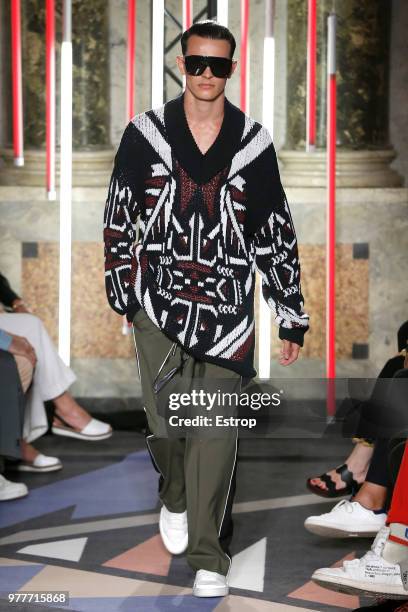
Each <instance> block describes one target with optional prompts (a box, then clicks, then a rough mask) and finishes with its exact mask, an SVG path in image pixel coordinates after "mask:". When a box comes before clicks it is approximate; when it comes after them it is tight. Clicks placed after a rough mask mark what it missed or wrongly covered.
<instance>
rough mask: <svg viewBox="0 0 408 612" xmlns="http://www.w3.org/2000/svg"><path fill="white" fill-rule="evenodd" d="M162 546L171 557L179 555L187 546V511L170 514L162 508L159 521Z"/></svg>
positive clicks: (164, 507)
mask: <svg viewBox="0 0 408 612" xmlns="http://www.w3.org/2000/svg"><path fill="white" fill-rule="evenodd" d="M159 529H160V535H161V538H162V540H163V544H164V545H165V547H166V548H167V550H168V551H169V552H170V553H171V554H172V555H180V554H181V553H183V552H184V551H185V550H186V548H187V545H188V530H187V511H184V512H170V511H169V510H167V508H166V506H162V509H161V510H160V519H159Z"/></svg>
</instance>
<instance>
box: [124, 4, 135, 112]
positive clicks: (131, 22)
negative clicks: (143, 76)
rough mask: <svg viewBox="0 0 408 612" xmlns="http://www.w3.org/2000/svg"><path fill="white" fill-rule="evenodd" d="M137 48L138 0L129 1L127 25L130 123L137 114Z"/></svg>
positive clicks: (127, 102) (127, 104)
mask: <svg viewBox="0 0 408 612" xmlns="http://www.w3.org/2000/svg"><path fill="white" fill-rule="evenodd" d="M135 48H136V0H128V24H127V75H126V80H127V97H126V117H127V120H128V121H130V120H131V119H132V117H133V116H134V114H135Z"/></svg>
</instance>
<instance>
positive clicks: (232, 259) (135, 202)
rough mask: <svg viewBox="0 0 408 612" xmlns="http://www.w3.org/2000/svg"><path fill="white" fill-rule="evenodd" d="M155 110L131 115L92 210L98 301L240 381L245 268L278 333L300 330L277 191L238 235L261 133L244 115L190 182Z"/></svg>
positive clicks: (293, 268)
mask: <svg viewBox="0 0 408 612" xmlns="http://www.w3.org/2000/svg"><path fill="white" fill-rule="evenodd" d="M165 106H166V105H163V106H162V107H161V108H159V109H156V110H152V111H148V112H145V113H141V114H139V115H136V116H135V117H134V118H133V120H132V121H131V122H130V123H129V125H128V126H127V128H126V130H125V132H124V135H123V138H122V141H121V144H120V147H119V150H118V153H117V155H116V158H115V167H114V170H113V173H112V177H111V181H110V186H109V192H108V197H107V200H106V208H105V216H104V240H105V269H106V289H107V296H108V300H109V303H110V305H111V306H112V308H113V309H114V310H115V311H116V312H118V313H121V314H125V313H127V314H128V317H129V313H130V318H132V314H133V313H134V311H135V310H137V308H139V307H140V306H141V307H142V308H143V309H144V310H145V311H146V313H147V314H148V316H149V317H150V319H151V320H152V321H153V323H154V324H155V325H157V326H158V327H159V328H160V329H162V330H163V331H164V332H165V333H166V334H167V335H168V336H169V337H171V338H173V339H174V340H177V341H178V342H179V343H180V344H181V345H182V346H183V347H184V348H185V350H186V351H187V352H190V353H191V354H193V355H195V356H196V357H198V358H200V359H202V360H204V361H212V362H214V363H218V364H219V365H222V366H224V367H226V368H229V369H232V370H234V371H236V372H238V373H240V374H242V375H244V376H249V377H251V376H254V375H255V374H256V372H255V370H254V368H253V353H254V342H255V329H254V311H253V303H254V287H255V270H256V269H258V270H259V272H260V273H261V275H262V281H263V294H264V297H265V299H266V300H267V302H268V304H269V306H270V308H271V310H272V314H273V318H274V321H275V323H276V324H277V325H278V326H279V327H280V328H281V329H280V337H281V338H282V337H287V338H288V339H291V340H293V341H295V342H298V343H299V344H303V334H304V332H305V331H306V330H307V328H308V315H307V314H306V313H305V312H304V310H303V296H302V294H301V287H300V266H299V259H298V252H297V242H296V235H295V230H294V227H293V222H292V219H291V215H290V211H289V207H288V204H287V201H286V197H284V192H283V189H282V190H281V191H282V197H281V198H279V201H275V202H271V209H270V214H269V213H268V218H267V221H266V223H263V225H262V226H261V227H260V228H259V229H258V230H257V231H256V232H255V233H252V234H248V233H247V232H246V231H245V227H246V219H247V218H248V215H251V214H255V213H254V212H252V210H251V201H252V200H253V199H254V198H253V196H252V194H253V193H254V186H253V185H252V186H251V190H250V189H249V188H248V187H249V185H248V182H249V181H252V182H255V181H254V179H253V176H254V170H255V174H256V173H257V169H256V168H254V165H255V164H256V163H258V164H260V163H262V164H268V155H269V154H270V155H271V156H272V155H275V152H274V148H273V144H272V140H271V136H270V134H269V132H268V131H267V130H266V129H265V128H264V127H263V126H261V125H260V124H259V123H257V122H255V121H253V120H252V119H250V118H249V117H247V116H245V120H244V122H243V129H242V130H241V134H240V139H239V141H238V143H239V144H238V146H237V150H236V151H235V153H234V155H233V156H232V157H231V159H230V160H229V161H228V163H226V164H224V165H223V167H221V168H220V169H218V170H217V172H215V173H214V175H213V176H212V177H211V178H210V179H209V180H207V181H205V182H199V181H197V180H196V178H193V176H191V174H192V173H189V171H188V169H186V168H185V167H183V165H182V164H181V163H180V161H179V159H178V158H177V157H176V155H175V153H174V150H173V147H172V146H171V142H170V139H169V137H168V133H167V131H166V122H165V110H166V109H165ZM239 112H241V111H239ZM263 171H265V168H264V169H263ZM259 188H260V189H262V185H261V186H259ZM250 193H251V201H249V194H250ZM138 217H140V220H139V237H138V241H137V244H134V241H135V235H136V234H135V225H136V222H137V218H138ZM286 331H287V333H286ZM285 333H286V335H285Z"/></svg>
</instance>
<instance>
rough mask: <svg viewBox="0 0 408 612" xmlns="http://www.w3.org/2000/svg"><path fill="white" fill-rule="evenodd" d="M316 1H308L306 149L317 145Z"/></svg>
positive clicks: (311, 148)
mask: <svg viewBox="0 0 408 612" xmlns="http://www.w3.org/2000/svg"><path fill="white" fill-rule="evenodd" d="M316 39H317V37H316V0H308V13H307V97H306V108H307V111H306V148H307V150H313V149H314V148H315V145H316Z"/></svg>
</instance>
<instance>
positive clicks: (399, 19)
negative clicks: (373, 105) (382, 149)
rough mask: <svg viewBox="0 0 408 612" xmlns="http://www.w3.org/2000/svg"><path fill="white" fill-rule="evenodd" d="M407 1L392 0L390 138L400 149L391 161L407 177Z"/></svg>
mask: <svg viewBox="0 0 408 612" xmlns="http://www.w3.org/2000/svg"><path fill="white" fill-rule="evenodd" d="M407 32H408V2H404V1H403V0H392V21H391V58H390V97H389V101H390V140H391V143H392V145H393V146H394V148H395V150H396V152H397V158H396V159H395V161H394V162H393V164H392V167H393V168H395V169H396V170H397V171H398V172H399V173H400V174H401V175H402V176H403V177H404V179H405V183H404V184H405V185H407V180H408V138H407V134H408V113H407V105H408V61H407V58H408V35H407Z"/></svg>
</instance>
